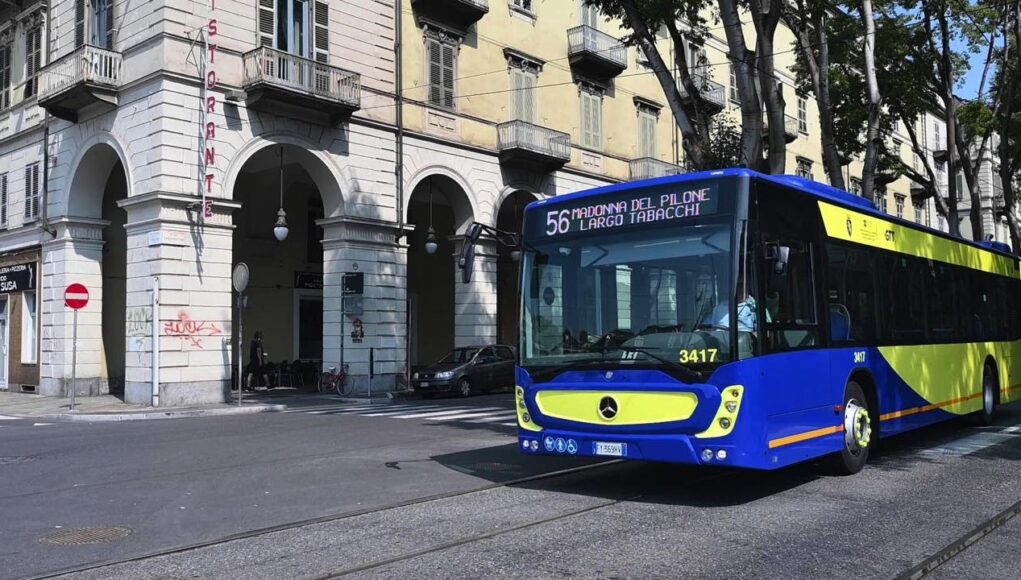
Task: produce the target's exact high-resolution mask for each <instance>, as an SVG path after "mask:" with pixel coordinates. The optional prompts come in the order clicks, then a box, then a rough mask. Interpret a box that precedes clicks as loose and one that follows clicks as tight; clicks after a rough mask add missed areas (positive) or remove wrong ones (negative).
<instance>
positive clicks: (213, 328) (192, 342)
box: [163, 310, 223, 348]
mask: <svg viewBox="0 0 1021 580" xmlns="http://www.w3.org/2000/svg"><path fill="white" fill-rule="evenodd" d="M163 334H165V335H166V336H173V337H177V338H180V339H181V347H182V348H205V346H204V345H203V344H202V339H203V338H208V337H211V336H221V335H223V331H222V330H220V327H219V326H217V325H216V323H215V322H207V321H204V320H192V318H191V316H189V315H188V313H187V312H186V311H184V310H182V311H180V312H178V313H177V318H176V319H174V320H167V321H166V322H164V323H163Z"/></svg>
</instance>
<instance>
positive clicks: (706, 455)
mask: <svg viewBox="0 0 1021 580" xmlns="http://www.w3.org/2000/svg"><path fill="white" fill-rule="evenodd" d="M712 460H713V450H712V449H703V450H702V461H712Z"/></svg>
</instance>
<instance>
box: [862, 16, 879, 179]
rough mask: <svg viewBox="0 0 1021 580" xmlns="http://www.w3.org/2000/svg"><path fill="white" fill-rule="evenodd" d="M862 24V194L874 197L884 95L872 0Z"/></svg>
mask: <svg viewBox="0 0 1021 580" xmlns="http://www.w3.org/2000/svg"><path fill="white" fill-rule="evenodd" d="M861 18H862V24H864V25H865V81H866V84H867V86H868V91H869V118H868V129H867V130H866V136H865V163H864V165H865V167H864V168H863V169H862V175H861V178H862V179H861V182H862V194H864V195H865V196H866V197H867V198H868V199H874V196H875V187H876V169H877V167H878V166H879V147H880V146H881V145H882V136H881V135H880V134H879V120H880V114H881V113H882V106H883V103H882V96H881V95H880V94H879V83H878V82H877V81H876V21H875V20H874V19H873V17H872V0H862V3H861Z"/></svg>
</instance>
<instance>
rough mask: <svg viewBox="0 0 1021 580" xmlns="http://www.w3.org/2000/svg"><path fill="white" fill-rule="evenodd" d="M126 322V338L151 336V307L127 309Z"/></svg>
mask: <svg viewBox="0 0 1021 580" xmlns="http://www.w3.org/2000/svg"><path fill="white" fill-rule="evenodd" d="M127 322H128V327H127V332H128V336H149V335H150V334H152V307H151V306H136V307H134V308H128V314H127Z"/></svg>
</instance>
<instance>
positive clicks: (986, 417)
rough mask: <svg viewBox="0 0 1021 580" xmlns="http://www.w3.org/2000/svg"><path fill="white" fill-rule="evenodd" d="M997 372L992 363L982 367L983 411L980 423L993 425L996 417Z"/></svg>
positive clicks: (980, 415)
mask: <svg viewBox="0 0 1021 580" xmlns="http://www.w3.org/2000/svg"><path fill="white" fill-rule="evenodd" d="M996 390H997V388H996V374H995V373H994V372H993V368H992V367H991V366H990V365H988V364H987V365H985V367H984V368H983V369H982V412H981V413H980V414H979V423H980V424H982V425H992V424H993V421H994V420H995V419H996Z"/></svg>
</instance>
